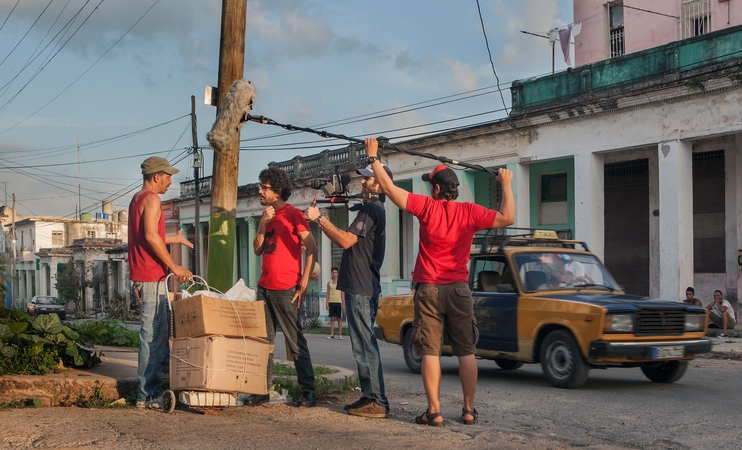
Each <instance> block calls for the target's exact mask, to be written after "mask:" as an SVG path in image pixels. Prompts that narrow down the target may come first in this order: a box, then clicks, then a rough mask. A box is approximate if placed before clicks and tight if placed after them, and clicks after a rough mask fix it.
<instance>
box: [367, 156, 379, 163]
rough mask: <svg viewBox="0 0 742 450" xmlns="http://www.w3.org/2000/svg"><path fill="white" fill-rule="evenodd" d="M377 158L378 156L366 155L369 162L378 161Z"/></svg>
mask: <svg viewBox="0 0 742 450" xmlns="http://www.w3.org/2000/svg"><path fill="white" fill-rule="evenodd" d="M378 160H379V157H378V156H369V157H368V162H369V164H371V163H373V162H374V161H378Z"/></svg>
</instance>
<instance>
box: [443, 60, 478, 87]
mask: <svg viewBox="0 0 742 450" xmlns="http://www.w3.org/2000/svg"><path fill="white" fill-rule="evenodd" d="M444 64H445V65H446V66H447V67H449V68H450V69H451V70H452V71H453V74H452V76H451V78H450V79H449V81H448V87H447V90H448V92H450V93H456V92H463V91H472V90H474V89H476V88H477V87H478V84H477V81H478V76H477V74H476V73H475V72H474V71H472V70H471V66H469V64H465V63H462V62H461V61H457V60H455V59H450V58H446V59H444Z"/></svg>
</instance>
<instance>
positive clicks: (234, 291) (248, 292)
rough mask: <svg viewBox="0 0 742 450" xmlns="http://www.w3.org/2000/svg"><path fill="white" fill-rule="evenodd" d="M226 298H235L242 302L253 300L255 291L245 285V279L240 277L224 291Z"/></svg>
mask: <svg viewBox="0 0 742 450" xmlns="http://www.w3.org/2000/svg"><path fill="white" fill-rule="evenodd" d="M224 298H226V299H227V300H237V301H243V302H254V301H255V291H254V290H252V289H250V288H249V287H247V286H245V280H243V279H242V278H240V279H239V280H237V282H236V283H235V284H234V286H232V287H231V288H229V290H228V291H227V292H225V293H224Z"/></svg>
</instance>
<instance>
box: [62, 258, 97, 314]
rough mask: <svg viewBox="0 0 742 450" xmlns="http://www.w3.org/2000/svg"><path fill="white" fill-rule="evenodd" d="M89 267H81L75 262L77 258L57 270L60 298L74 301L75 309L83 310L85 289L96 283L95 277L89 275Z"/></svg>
mask: <svg viewBox="0 0 742 450" xmlns="http://www.w3.org/2000/svg"><path fill="white" fill-rule="evenodd" d="M88 272H90V269H89V268H86V267H84V266H83V267H80V266H79V265H77V264H75V259H74V258H70V260H69V262H67V264H65V265H64V266H63V267H60V268H59V271H58V272H57V282H56V285H55V287H56V288H57V294H58V295H59V298H60V300H62V301H63V302H64V303H65V304H66V303H74V304H75V311H78V312H79V311H82V310H83V305H84V300H85V289H87V288H89V287H93V286H94V285H95V280H94V279H93V278H94V277H91V276H89V274H88Z"/></svg>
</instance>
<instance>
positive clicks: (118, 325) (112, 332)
mask: <svg viewBox="0 0 742 450" xmlns="http://www.w3.org/2000/svg"><path fill="white" fill-rule="evenodd" d="M75 330H76V331H77V332H78V333H79V334H80V339H81V340H83V341H84V342H87V343H89V344H97V345H113V346H117V347H139V333H138V332H136V331H132V330H130V329H129V328H127V327H126V324H125V323H124V322H122V321H121V320H119V319H103V320H94V321H90V322H83V323H81V324H80V325H77V326H76V327H75Z"/></svg>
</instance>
